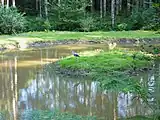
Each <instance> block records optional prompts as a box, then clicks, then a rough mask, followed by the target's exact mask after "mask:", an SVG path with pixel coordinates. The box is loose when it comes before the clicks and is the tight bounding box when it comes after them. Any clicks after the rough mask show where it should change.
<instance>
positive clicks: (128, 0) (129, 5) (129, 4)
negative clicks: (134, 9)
mask: <svg viewBox="0 0 160 120" xmlns="http://www.w3.org/2000/svg"><path fill="white" fill-rule="evenodd" d="M130 11H131V0H127V14H128V15H129V14H130Z"/></svg>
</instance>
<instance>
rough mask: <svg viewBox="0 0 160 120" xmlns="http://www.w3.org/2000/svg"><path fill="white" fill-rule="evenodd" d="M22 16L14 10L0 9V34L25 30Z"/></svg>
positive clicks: (10, 8)
mask: <svg viewBox="0 0 160 120" xmlns="http://www.w3.org/2000/svg"><path fill="white" fill-rule="evenodd" d="M23 15H24V14H22V13H19V12H18V11H17V9H16V8H12V7H9V8H6V7H2V6H1V7H0V32H1V33H2V34H12V33H18V32H22V31H23V30H24V28H25V22H26V21H25V18H24V17H23Z"/></svg>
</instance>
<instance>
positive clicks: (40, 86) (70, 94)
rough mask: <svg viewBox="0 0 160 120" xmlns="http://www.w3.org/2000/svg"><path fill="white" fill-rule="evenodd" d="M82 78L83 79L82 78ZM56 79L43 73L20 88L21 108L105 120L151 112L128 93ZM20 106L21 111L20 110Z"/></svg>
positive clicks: (59, 77) (90, 84)
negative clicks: (88, 116) (50, 110)
mask: <svg viewBox="0 0 160 120" xmlns="http://www.w3.org/2000/svg"><path fill="white" fill-rule="evenodd" d="M83 79H84V78H83ZM83 79H81V78H79V79H77V78H69V77H63V76H57V75H56V74H55V73H54V71H49V70H44V71H42V72H41V73H38V74H37V76H36V79H35V80H33V81H32V82H31V84H30V86H29V87H28V88H26V89H21V95H20V99H19V100H20V108H21V109H60V110H61V111H71V112H74V113H78V114H81V115H98V116H105V119H108V120H109V119H117V118H118V117H126V116H127V117H131V116H135V115H146V114H149V113H150V112H151V111H150V109H148V108H147V107H145V105H142V100H141V99H133V98H134V95H133V94H131V93H128V94H124V93H115V92H101V91H100V90H99V89H98V84H97V82H93V81H90V80H87V78H86V79H85V81H84V80H83ZM22 105H23V108H22Z"/></svg>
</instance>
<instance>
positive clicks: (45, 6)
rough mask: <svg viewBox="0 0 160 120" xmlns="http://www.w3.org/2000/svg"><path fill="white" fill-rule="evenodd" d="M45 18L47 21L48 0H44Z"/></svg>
mask: <svg viewBox="0 0 160 120" xmlns="http://www.w3.org/2000/svg"><path fill="white" fill-rule="evenodd" d="M44 9H45V17H46V20H48V0H44Z"/></svg>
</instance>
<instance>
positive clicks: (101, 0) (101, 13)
mask: <svg viewBox="0 0 160 120" xmlns="http://www.w3.org/2000/svg"><path fill="white" fill-rule="evenodd" d="M100 17H101V18H102V17H103V0H100Z"/></svg>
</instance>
